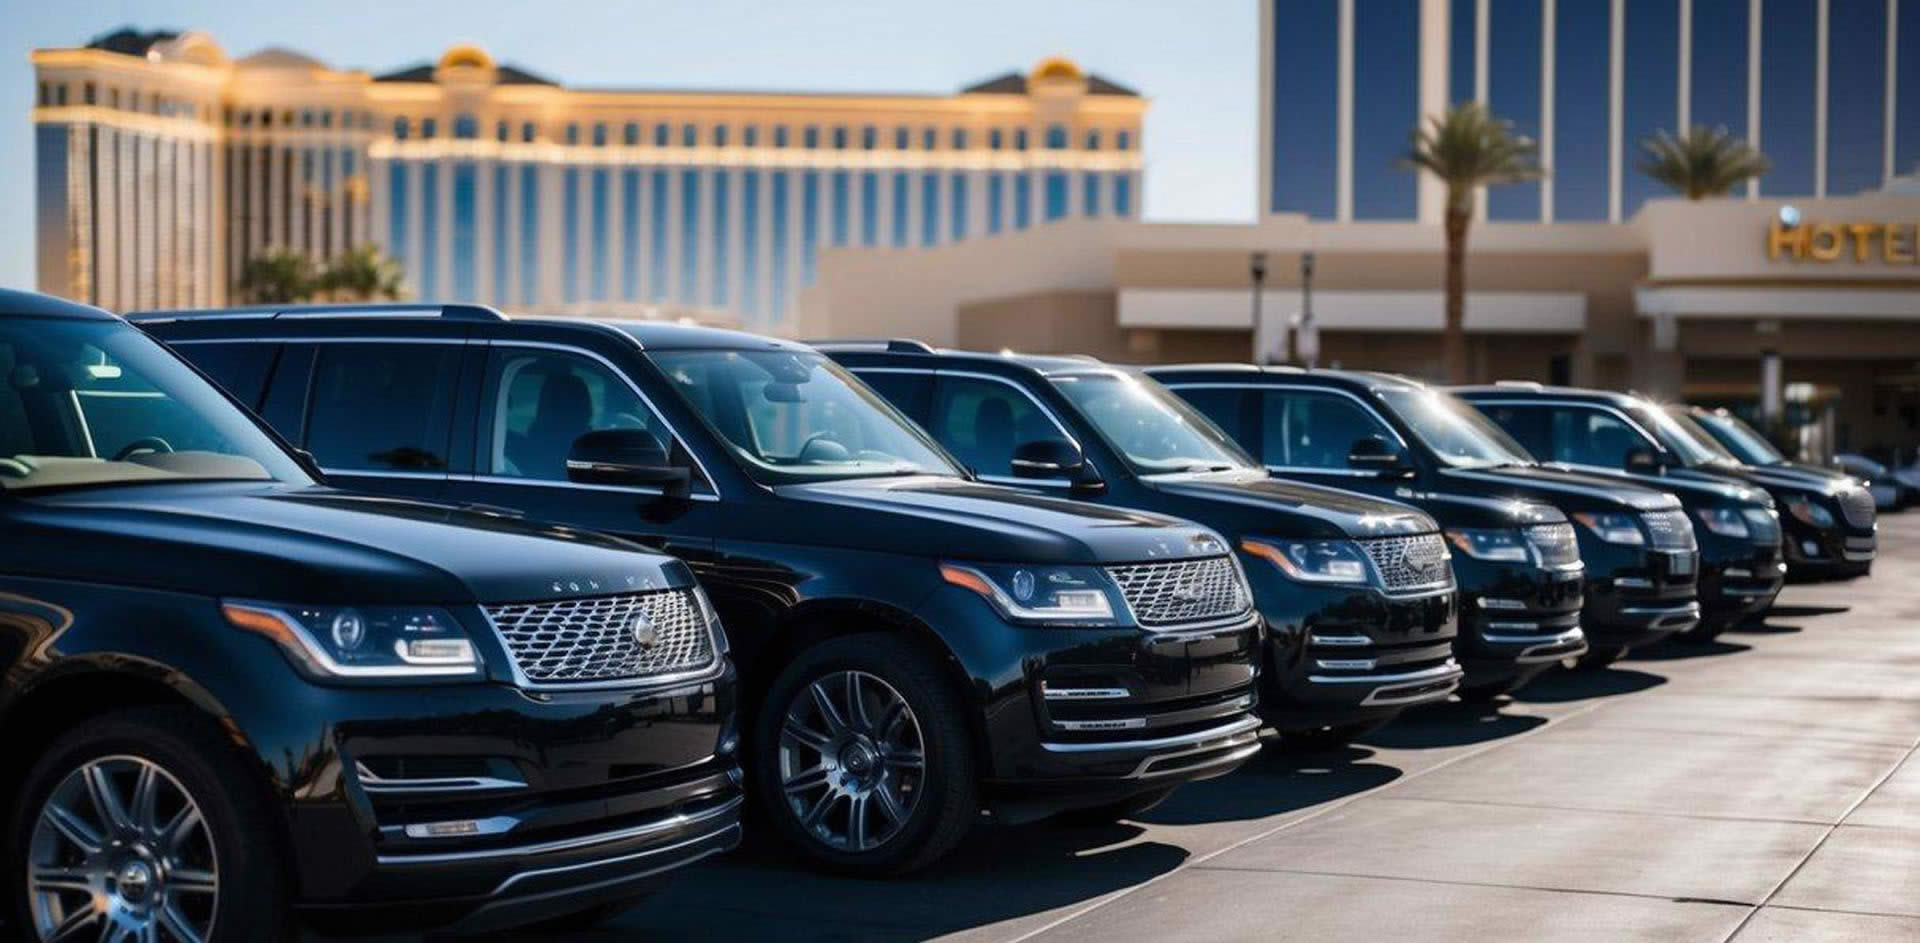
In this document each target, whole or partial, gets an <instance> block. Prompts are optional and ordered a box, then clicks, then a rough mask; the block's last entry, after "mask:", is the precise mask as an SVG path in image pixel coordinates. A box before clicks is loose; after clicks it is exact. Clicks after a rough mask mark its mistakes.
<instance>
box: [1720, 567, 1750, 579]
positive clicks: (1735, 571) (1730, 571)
mask: <svg viewBox="0 0 1920 943" xmlns="http://www.w3.org/2000/svg"><path fill="white" fill-rule="evenodd" d="M1724 575H1726V576H1731V577H1734V578H1735V579H1743V580H1744V579H1749V578H1751V577H1752V576H1753V573H1752V571H1749V570H1746V569H1742V568H1741V567H1737V566H1730V567H1727V568H1726V570H1725V571H1724Z"/></svg>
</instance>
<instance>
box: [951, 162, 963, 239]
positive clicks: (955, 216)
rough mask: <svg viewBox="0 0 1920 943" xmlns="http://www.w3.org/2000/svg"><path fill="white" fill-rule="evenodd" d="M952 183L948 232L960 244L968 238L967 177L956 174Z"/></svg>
mask: <svg viewBox="0 0 1920 943" xmlns="http://www.w3.org/2000/svg"><path fill="white" fill-rule="evenodd" d="M951 181H952V182H951V184H950V187H951V188H952V193H953V202H952V204H951V205H950V206H949V207H948V212H947V232H948V233H949V234H950V235H951V236H952V238H953V241H954V242H959V241H960V240H962V239H965V238H967V175H966V174H963V173H956V174H954V175H953V176H952V178H951Z"/></svg>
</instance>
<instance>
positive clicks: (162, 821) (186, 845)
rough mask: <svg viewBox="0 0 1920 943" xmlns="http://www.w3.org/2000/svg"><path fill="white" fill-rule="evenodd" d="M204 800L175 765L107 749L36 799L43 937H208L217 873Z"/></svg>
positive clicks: (200, 941) (34, 856)
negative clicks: (44, 796)
mask: <svg viewBox="0 0 1920 943" xmlns="http://www.w3.org/2000/svg"><path fill="white" fill-rule="evenodd" d="M217 860H218V859H217V856H216V855H215V853H214V847H213V835H212V833H211V832H210V831H208V829H207V822H206V819H205V818H204V817H203V816H202V815H201V812H200V806H199V805H198V804H197V803H196V802H195V801H194V799H193V796H192V795H190V794H189V793H188V792H187V790H186V787H184V786H182V785H180V781H179V780H178V779H175V778H174V777H173V775H172V774H171V773H168V772H167V771H166V770H164V769H162V768H160V766H159V765H158V764H156V763H153V762H152V761H150V760H145V759H141V758H140V757H137V756H108V757H101V758H98V759H95V760H91V761H89V762H88V763H87V764H86V765H84V766H82V767H80V768H79V769H77V770H74V771H73V772H71V773H68V774H67V777H66V778H65V779H63V780H61V781H60V785H59V786H58V787H56V788H55V789H54V790H53V794H52V795H50V796H48V797H47V801H46V804H45V805H43V806H41V807H40V815H39V818H38V819H37V820H36V822H35V824H34V829H33V840H32V843H31V844H30V845H29V846H28V851H27V867H26V871H27V895H28V903H29V907H30V912H31V914H32V917H33V925H34V930H35V931H36V932H37V933H38V935H39V938H40V939H41V940H43V941H68V940H98V941H101V943H119V941H128V943H204V941H206V940H208V939H210V938H211V936H212V934H213V916H214V907H215V905H216V904H217V903H218V900H219V893H220V876H219V868H218V865H217Z"/></svg>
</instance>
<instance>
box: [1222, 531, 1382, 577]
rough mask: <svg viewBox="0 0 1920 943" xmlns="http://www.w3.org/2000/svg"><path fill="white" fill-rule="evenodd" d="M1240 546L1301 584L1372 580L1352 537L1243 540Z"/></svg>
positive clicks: (1365, 556)
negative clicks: (1344, 538)
mask: <svg viewBox="0 0 1920 943" xmlns="http://www.w3.org/2000/svg"><path fill="white" fill-rule="evenodd" d="M1240 549H1241V550H1244V551H1246V552H1247V553H1250V554H1252V555H1254V556H1256V557H1259V558H1261V559H1262V560H1266V561H1267V562H1269V563H1272V564H1273V565H1274V566H1276V567H1279V568H1280V572H1282V573H1284V574H1286V575H1287V576H1288V577H1289V578H1291V579H1295V580H1299V581H1300V582H1302V583H1341V584H1348V585H1355V586H1365V585H1367V584H1368V583H1369V582H1371V574H1372V571H1371V569H1370V568H1369V567H1368V566H1367V555H1366V554H1365V553H1364V552H1362V551H1361V550H1360V547H1359V545H1357V544H1355V543H1354V542H1353V541H1351V540H1255V539H1253V538H1251V537H1249V538H1246V539H1244V540H1242V541H1240Z"/></svg>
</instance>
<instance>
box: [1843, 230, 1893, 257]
mask: <svg viewBox="0 0 1920 943" xmlns="http://www.w3.org/2000/svg"><path fill="white" fill-rule="evenodd" d="M1886 228H1887V224H1886V223H1852V224H1850V225H1848V226H1847V232H1850V233H1852V234H1853V260H1854V261H1855V262H1865V261H1866V260H1867V256H1869V255H1871V254H1873V237H1875V236H1878V235H1880V233H1881V232H1882V231H1883V230H1885V229H1886Z"/></svg>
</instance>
